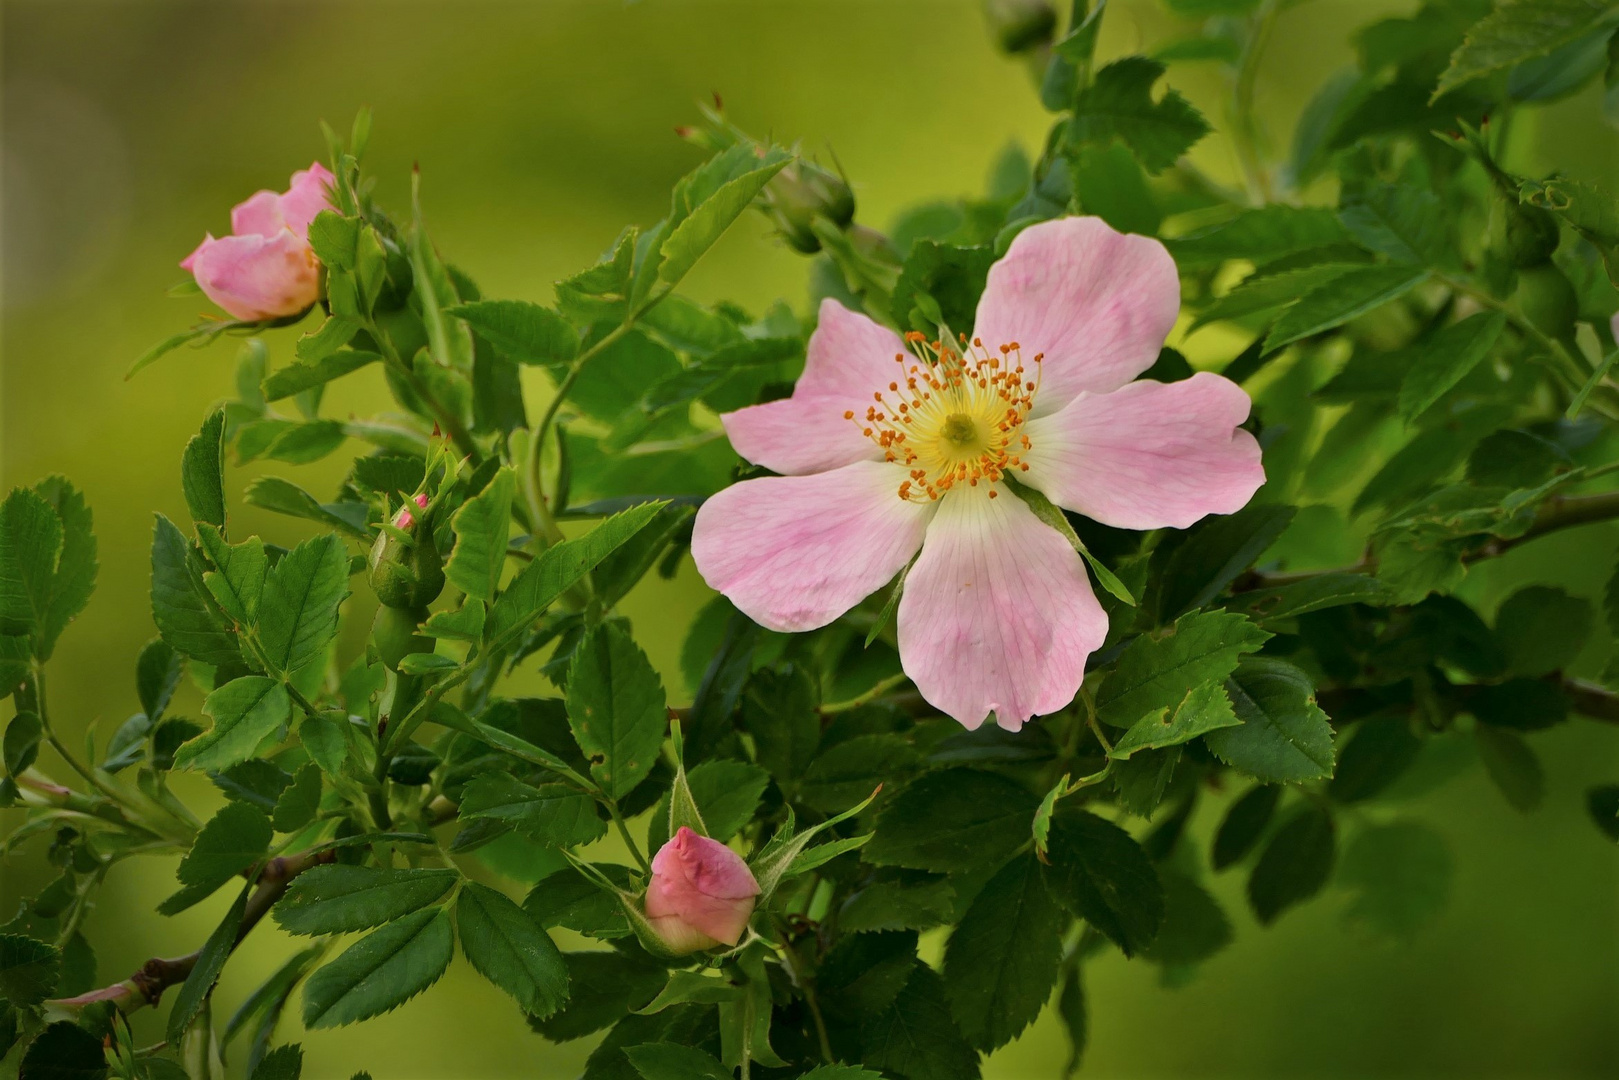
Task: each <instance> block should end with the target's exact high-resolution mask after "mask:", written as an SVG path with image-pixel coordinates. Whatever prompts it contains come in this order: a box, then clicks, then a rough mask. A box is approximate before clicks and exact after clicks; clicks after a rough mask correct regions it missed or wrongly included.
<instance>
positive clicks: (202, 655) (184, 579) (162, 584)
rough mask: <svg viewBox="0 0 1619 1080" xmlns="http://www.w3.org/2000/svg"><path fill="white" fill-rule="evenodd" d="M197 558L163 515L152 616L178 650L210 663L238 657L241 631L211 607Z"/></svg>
mask: <svg viewBox="0 0 1619 1080" xmlns="http://www.w3.org/2000/svg"><path fill="white" fill-rule="evenodd" d="M196 563H197V560H196V559H195V558H194V557H193V556H192V553H191V546H190V545H189V544H187V543H186V539H185V537H184V536H183V535H182V534H181V532H180V530H179V529H178V528H176V527H175V524H174V522H172V521H170V520H169V519H168V518H166V517H164V516H163V515H162V514H158V515H157V524H156V527H155V529H154V531H153V535H152V621H153V622H155V623H157V630H158V633H159V634H161V635H163V640H164V641H166V642H168V643H169V645H170V647H172V648H173V649H174V650H175V651H176V652H179V653H183V654H185V655H186V656H189V657H191V658H192V659H193V660H200V661H202V662H203V663H205V664H215V665H218V664H230V663H236V662H239V661H240V659H241V653H240V652H239V650H238V649H237V646H236V635H235V634H234V633H232V632H231V631H230V630H229V629H228V628H227V627H226V626H225V625H224V624H223V623H222V622H221V621H220V619H219V618H218V617H217V616H216V615H215V614H214V611H213V608H211V607H210V606H209V601H208V599H207V596H208V590H207V587H206V586H205V585H204V584H203V582H202V571H201V568H200V567H199V566H198V565H196Z"/></svg>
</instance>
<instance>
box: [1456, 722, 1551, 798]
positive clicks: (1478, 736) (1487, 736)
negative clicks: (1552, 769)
mask: <svg viewBox="0 0 1619 1080" xmlns="http://www.w3.org/2000/svg"><path fill="white" fill-rule="evenodd" d="M1473 738H1474V740H1475V741H1476V742H1477V744H1478V756H1479V759H1480V760H1482V761H1483V762H1484V771H1485V772H1486V773H1488V774H1489V777H1490V779H1491V780H1492V781H1494V782H1495V786H1496V787H1497V788H1499V789H1500V791H1501V794H1502V795H1503V796H1505V798H1506V800H1507V802H1508V803H1510V804H1511V805H1512V808H1513V809H1514V810H1516V811H1518V812H1519V813H1520V814H1527V813H1530V812H1532V811H1534V810H1538V809H1539V808H1540V804H1541V803H1542V802H1544V801H1545V799H1546V772H1545V770H1544V769H1542V768H1541V765H1540V758H1539V757H1538V756H1536V754H1535V751H1534V750H1533V749H1532V748H1531V747H1530V745H1529V744H1528V743H1527V742H1525V741H1524V740H1523V737H1522V736H1520V735H1518V734H1517V733H1516V732H1513V731H1507V730H1505V729H1504V728H1499V727H1494V726H1492V725H1489V724H1480V725H1479V726H1478V727H1477V728H1476V729H1475V730H1474V732H1473Z"/></svg>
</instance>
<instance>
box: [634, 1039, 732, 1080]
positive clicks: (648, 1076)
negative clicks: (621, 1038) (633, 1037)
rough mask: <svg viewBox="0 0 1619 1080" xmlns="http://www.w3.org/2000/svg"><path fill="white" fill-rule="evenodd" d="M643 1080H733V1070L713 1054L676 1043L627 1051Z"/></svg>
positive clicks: (635, 1047) (641, 1046) (648, 1044)
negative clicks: (722, 1063)
mask: <svg viewBox="0 0 1619 1080" xmlns="http://www.w3.org/2000/svg"><path fill="white" fill-rule="evenodd" d="M624 1054H625V1056H626V1057H628V1058H629V1059H630V1064H631V1065H634V1066H635V1071H636V1072H638V1073H640V1074H641V1076H642V1077H643V1080H731V1070H730V1069H727V1068H726V1067H725V1066H724V1065H721V1064H720V1063H719V1061H718V1060H717V1059H716V1058H715V1057H714V1056H713V1055H712V1054H705V1053H703V1051H701V1050H698V1049H696V1048H695V1047H690V1046H677V1045H675V1044H674V1043H661V1042H660V1043H644V1044H642V1045H640V1046H630V1047H626V1048H625V1050H624Z"/></svg>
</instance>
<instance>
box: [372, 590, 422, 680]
mask: <svg viewBox="0 0 1619 1080" xmlns="http://www.w3.org/2000/svg"><path fill="white" fill-rule="evenodd" d="M427 615H428V612H427V609H426V608H425V607H419V608H402V607H388V606H386V605H384V606H382V607H379V608H377V617H376V619H375V621H373V622H372V624H371V645H372V647H373V648H375V649H376V651H377V659H378V660H381V661H382V662H383V664H385V665H386V666H387V668H388V670H389V671H397V670H399V661H401V660H403V659H404V658H405V657H407V656H409V655H410V654H411V653H426V652H432V651H433V645H434V642H433V639H432V638H430V637H424V636H423V635H422V634H419V633H417V631H418V630H420V629H421V625H422V623H424V622H426V621H427Z"/></svg>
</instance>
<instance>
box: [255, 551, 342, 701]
mask: <svg viewBox="0 0 1619 1080" xmlns="http://www.w3.org/2000/svg"><path fill="white" fill-rule="evenodd" d="M348 585H349V557H348V551H347V550H346V549H345V548H344V546H343V541H341V540H339V539H338V538H337V537H336V536H335V535H332V534H327V535H325V536H316V537H313V538H312V539H309V540H305V541H304V542H303V543H301V544H299V545H298V546H297V547H295V548H293V549H292V550H291V551H289V552H288V553H287V554H285V555H283V556H282V557H281V561H280V562H278V563H276V564H275V566H274V567H272V568H271V569H270V572H269V575H268V576H267V577H266V578H265V582H264V596H263V598H262V600H261V601H260V603H259V618H258V626H257V631H258V638H259V643H260V645H261V646H262V648H263V651H264V657H265V659H266V660H268V661H269V663H270V666H271V668H272V669H273V670H275V671H277V672H281V673H284V674H286V673H291V672H294V671H297V670H298V669H299V668H301V667H303V666H304V665H305V664H307V663H309V662H310V661H311V660H314V659H316V658H318V657H319V656H320V655H321V653H322V652H323V651H324V650H325V648H326V646H327V645H328V644H330V643H331V640H332V638H333V637H334V636H336V634H337V609H338V605H340V604H342V602H343V599H344V598H345V597H346V596H348V594H349V588H348Z"/></svg>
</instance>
